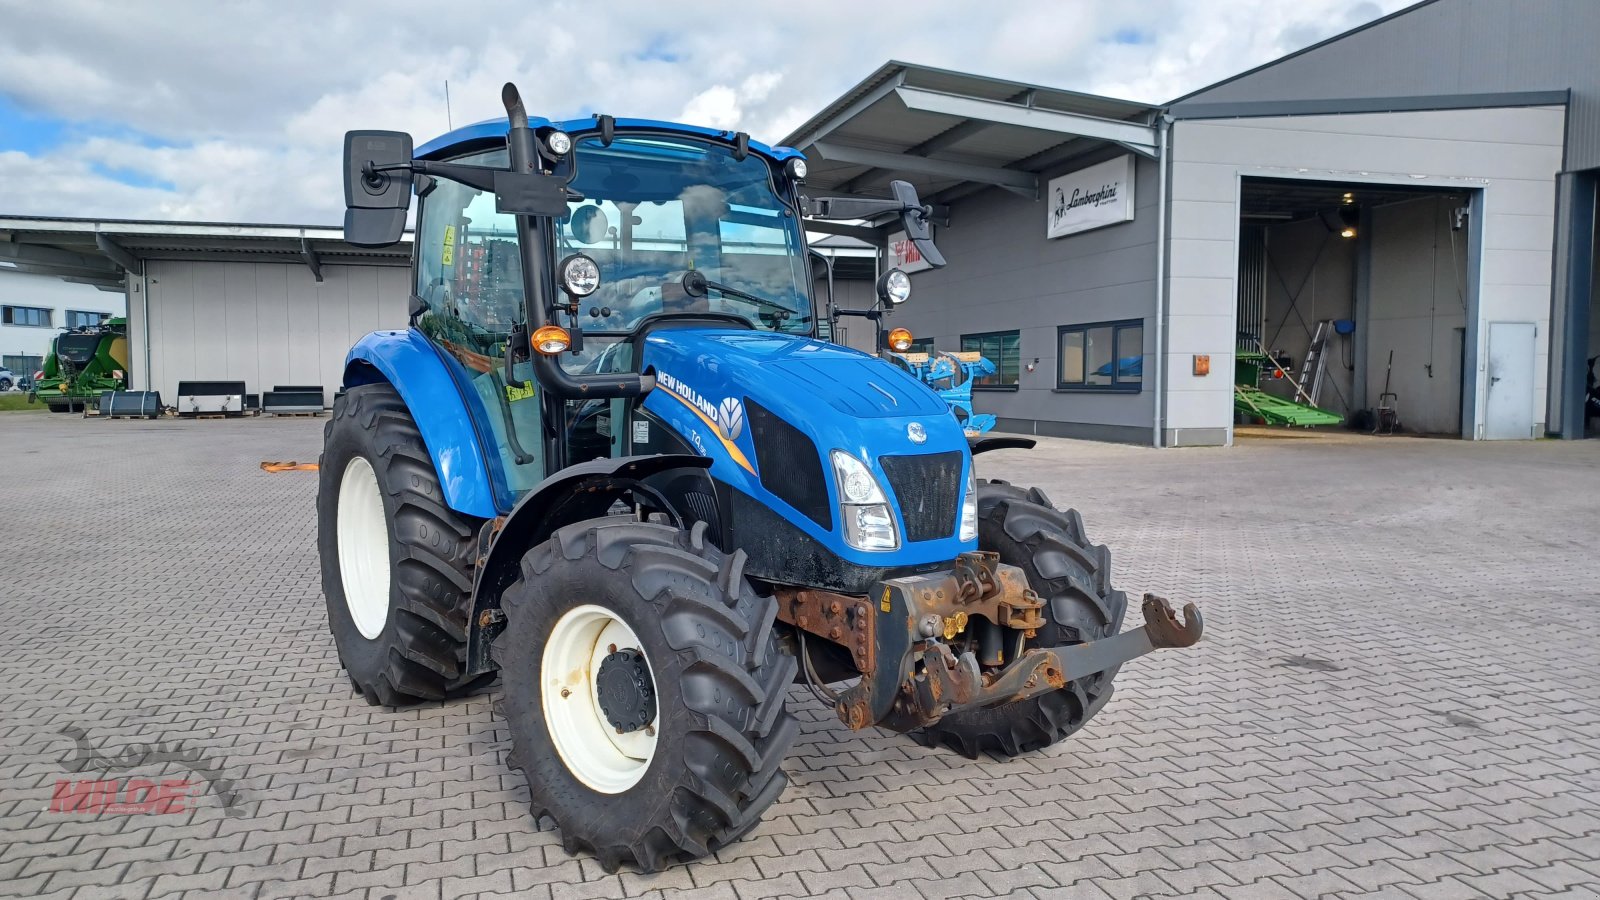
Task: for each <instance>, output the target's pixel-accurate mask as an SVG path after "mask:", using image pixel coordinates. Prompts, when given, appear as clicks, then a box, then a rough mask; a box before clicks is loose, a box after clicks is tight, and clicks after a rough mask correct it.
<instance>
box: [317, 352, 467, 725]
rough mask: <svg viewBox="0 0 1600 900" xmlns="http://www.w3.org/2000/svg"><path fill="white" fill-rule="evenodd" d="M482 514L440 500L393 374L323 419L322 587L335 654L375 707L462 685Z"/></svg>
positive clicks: (353, 392)
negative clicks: (478, 516) (392, 382)
mask: <svg viewBox="0 0 1600 900" xmlns="http://www.w3.org/2000/svg"><path fill="white" fill-rule="evenodd" d="M481 524H482V520H480V519H476V518H474V517H471V516H465V515H462V514H460V513H458V512H456V511H454V510H452V509H451V508H450V507H449V505H447V504H446V503H445V501H444V491H443V489H442V488H441V487H440V485H439V476H438V473H436V472H435V471H434V468H433V460H432V458H431V457H430V456H429V455H428V449H427V447H426V446H424V445H423V442H422V433H421V432H420V431H418V430H417V423H416V421H415V420H413V419H412V417H411V413H410V412H409V411H408V410H407V409H406V405H405V402H404V401H403V400H401V399H400V394H399V393H398V392H397V391H395V389H394V388H393V387H392V386H390V385H388V384H368V385H361V386H359V387H354V388H351V389H350V390H349V392H347V393H346V394H345V395H344V397H342V398H340V399H339V400H337V401H335V402H334V406H333V415H332V416H331V417H330V418H329V420H328V424H327V425H325V426H324V427H323V450H322V456H321V462H320V471H319V473H318V489H317V546H318V550H319V552H320V555H321V557H322V594H323V597H324V598H325V599H326V601H327V605H328V626H329V628H330V630H331V631H332V632H333V639H334V644H335V645H336V646H337V647H338V651H339V661H340V662H341V663H342V664H343V665H344V668H345V671H346V672H347V673H348V674H349V676H350V683H351V686H352V687H353V688H354V689H355V690H356V691H357V692H359V693H360V694H361V695H362V696H364V697H365V698H366V700H367V702H368V703H371V704H373V705H374V706H378V705H382V706H404V705H406V704H410V703H417V702H420V701H424V700H443V699H445V698H446V697H450V696H454V695H457V694H462V693H466V692H467V691H469V690H471V689H472V688H473V687H475V686H477V685H478V684H479V683H481V682H483V681H487V680H489V679H490V678H492V677H493V673H489V674H488V675H483V676H478V677H470V676H467V675H466V674H464V673H465V669H466V660H467V633H468V632H467V628H468V619H469V618H470V617H471V615H472V579H473V572H474V570H473V566H474V561H475V559H476V555H477V533H478V528H479V526H480V525H481Z"/></svg>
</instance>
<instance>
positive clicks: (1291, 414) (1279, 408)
mask: <svg viewBox="0 0 1600 900" xmlns="http://www.w3.org/2000/svg"><path fill="white" fill-rule="evenodd" d="M1233 409H1234V412H1237V413H1241V414H1243V415H1246V416H1254V417H1255V418H1258V419H1260V420H1261V421H1263V422H1265V423H1266V424H1268V425H1338V424H1339V423H1340V422H1343V421H1344V417H1343V416H1341V415H1339V414H1337V413H1331V412H1328V411H1327V410H1325V409H1318V408H1317V407H1315V406H1307V405H1305V404H1304V403H1295V402H1294V401H1292V400H1285V399H1283V398H1282V397H1274V396H1273V395H1271V394H1269V393H1267V392H1266V391H1263V390H1261V389H1260V388H1253V387H1248V386H1246V385H1242V384H1236V385H1234V386H1233Z"/></svg>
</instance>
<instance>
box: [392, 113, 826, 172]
mask: <svg viewBox="0 0 1600 900" xmlns="http://www.w3.org/2000/svg"><path fill="white" fill-rule="evenodd" d="M528 124H529V125H531V126H532V127H534V128H539V127H542V126H545V125H553V126H555V127H556V128H559V129H561V130H562V131H565V132H566V133H568V134H570V135H572V136H573V137H574V138H576V137H579V136H582V135H585V134H589V133H593V132H595V131H598V130H599V128H600V125H599V121H598V119H596V118H595V117H594V116H584V117H583V118H579V119H568V120H566V121H564V122H556V121H551V120H550V119H541V118H535V117H529V119H528ZM616 127H617V131H618V132H627V131H665V132H671V133H675V134H687V135H694V136H696V137H709V138H716V139H718V140H723V141H732V140H733V138H734V135H735V134H736V132H732V131H725V130H722V129H717V128H703V127H701V126H699V125H684V124H681V123H679V122H663V121H661V120H659V119H617V120H616ZM509 128H510V123H509V122H508V121H507V120H506V119H486V120H484V121H482V122H477V123H474V124H472V125H463V126H461V127H460V128H457V129H456V130H454V131H452V132H449V133H448V134H444V135H440V136H439V137H436V138H434V139H433V140H431V141H428V142H427V143H425V144H423V145H422V146H421V147H418V148H417V150H416V155H417V156H418V157H427V158H432V159H445V158H448V157H451V156H456V155H459V154H461V153H467V152H470V151H472V150H481V149H487V148H489V147H493V146H495V145H497V144H503V143H505V139H506V132H507V130H508V129H509ZM750 149H751V150H752V151H754V152H756V153H759V154H761V155H762V156H765V157H767V158H768V159H773V160H777V161H779V162H782V161H784V160H787V159H790V158H792V157H796V156H801V153H800V151H798V150H795V149H793V148H791V147H771V146H768V145H766V144H763V143H760V142H759V141H754V140H752V141H751V142H750Z"/></svg>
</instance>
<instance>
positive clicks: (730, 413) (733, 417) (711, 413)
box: [656, 372, 744, 441]
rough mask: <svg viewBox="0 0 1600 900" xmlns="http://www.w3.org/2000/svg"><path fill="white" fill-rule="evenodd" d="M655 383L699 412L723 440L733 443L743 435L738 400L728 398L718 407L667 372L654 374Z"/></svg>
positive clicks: (742, 414)
mask: <svg viewBox="0 0 1600 900" xmlns="http://www.w3.org/2000/svg"><path fill="white" fill-rule="evenodd" d="M656 382H657V383H658V384H660V385H661V386H662V387H664V388H666V389H667V390H669V391H671V392H672V393H674V394H676V395H678V397H679V398H681V399H682V400H683V401H684V402H685V403H688V404H689V405H690V406H692V407H694V408H695V409H697V410H699V411H700V413H701V415H703V416H704V417H705V419H706V421H708V422H710V423H711V424H712V425H713V427H715V428H716V429H717V431H718V433H719V434H720V435H721V436H722V437H723V438H726V439H727V440H730V441H735V440H738V439H739V435H741V434H743V433H744V404H742V403H740V402H739V400H738V398H736V397H729V398H727V399H726V400H723V401H722V403H721V404H720V405H715V404H713V403H712V402H711V401H709V400H707V399H706V398H704V397H702V396H700V392H699V391H697V390H695V389H694V388H692V387H690V386H688V385H687V384H684V383H683V382H682V381H680V380H678V379H677V378H674V377H673V376H672V375H671V374H669V373H667V372H658V373H656Z"/></svg>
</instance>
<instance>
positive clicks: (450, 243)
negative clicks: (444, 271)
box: [439, 225, 456, 266]
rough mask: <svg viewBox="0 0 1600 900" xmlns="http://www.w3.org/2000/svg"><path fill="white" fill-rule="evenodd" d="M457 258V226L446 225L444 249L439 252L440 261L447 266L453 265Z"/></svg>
mask: <svg viewBox="0 0 1600 900" xmlns="http://www.w3.org/2000/svg"><path fill="white" fill-rule="evenodd" d="M455 259H456V227H455V226H454V225H446V226H445V227H444V250H443V252H441V253H440V254H439V263H440V264H441V265H446V266H448V265H453V264H454V263H455Z"/></svg>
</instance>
